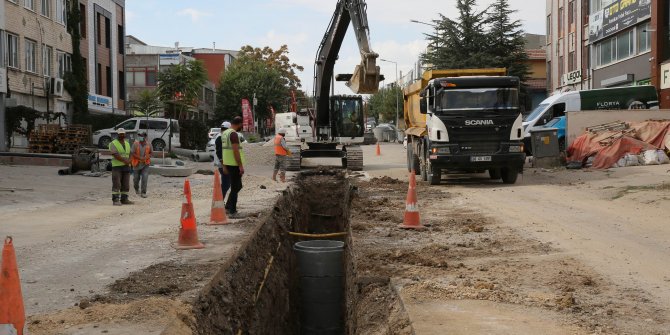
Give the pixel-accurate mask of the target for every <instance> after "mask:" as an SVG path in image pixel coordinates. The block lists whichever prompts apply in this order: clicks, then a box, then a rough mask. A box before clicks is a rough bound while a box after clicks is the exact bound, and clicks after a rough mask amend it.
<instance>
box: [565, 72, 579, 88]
mask: <svg viewBox="0 0 670 335" xmlns="http://www.w3.org/2000/svg"><path fill="white" fill-rule="evenodd" d="M581 81H582V70H577V71H572V72H569V73H566V74H564V75H563V84H564V85H574V84H577V83H579V82H581Z"/></svg>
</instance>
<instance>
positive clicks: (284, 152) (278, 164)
mask: <svg viewBox="0 0 670 335" xmlns="http://www.w3.org/2000/svg"><path fill="white" fill-rule="evenodd" d="M285 137H286V129H284V128H280V129H279V130H277V135H276V136H275V140H274V142H275V158H276V160H275V169H274V173H273V174H272V180H274V181H277V172H279V179H280V180H281V182H282V183H285V182H286V156H289V155H291V151H290V150H289V149H288V147H287V146H286V138H285Z"/></svg>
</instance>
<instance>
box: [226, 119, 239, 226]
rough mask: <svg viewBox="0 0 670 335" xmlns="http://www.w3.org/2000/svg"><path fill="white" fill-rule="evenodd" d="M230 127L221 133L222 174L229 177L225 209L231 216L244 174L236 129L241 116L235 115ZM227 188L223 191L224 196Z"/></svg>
mask: <svg viewBox="0 0 670 335" xmlns="http://www.w3.org/2000/svg"><path fill="white" fill-rule="evenodd" d="M230 124H231V127H230V129H228V130H226V131H224V132H223V133H222V134H221V144H222V155H223V159H222V163H223V174H224V175H226V176H227V177H229V178H230V195H229V196H228V201H227V202H226V211H228V214H229V215H231V216H232V217H235V216H236V215H237V195H238V193H239V192H240V190H241V189H242V176H243V175H244V163H245V158H244V150H243V149H242V143H240V142H241V141H240V136H239V135H238V134H237V132H238V131H240V130H242V118H241V117H239V116H237V117H235V118H234V119H233V121H232V122H231V123H230ZM226 192H228V190H227V189H226V190H225V192H224V193H223V195H224V197H225V195H226Z"/></svg>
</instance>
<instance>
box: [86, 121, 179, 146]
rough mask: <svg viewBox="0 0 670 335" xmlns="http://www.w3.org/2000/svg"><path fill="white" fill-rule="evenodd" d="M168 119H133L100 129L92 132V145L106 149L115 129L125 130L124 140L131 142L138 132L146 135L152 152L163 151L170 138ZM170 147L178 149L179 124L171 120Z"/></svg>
mask: <svg viewBox="0 0 670 335" xmlns="http://www.w3.org/2000/svg"><path fill="white" fill-rule="evenodd" d="M169 124H170V120H169V119H164V118H151V117H150V118H146V117H134V118H132V119H128V120H126V121H123V122H121V123H119V124H117V125H116V126H114V128H108V129H100V130H96V131H94V132H93V143H96V144H97V145H98V147H99V148H102V149H107V148H108V147H109V143H111V142H112V139H113V138H116V129H119V128H123V129H125V130H126V138H128V139H129V140H130V141H131V142H132V141H134V140H135V138H136V137H137V134H138V133H140V132H146V133H147V140H148V141H149V142H150V143H151V147H152V148H153V150H154V151H163V150H164V149H167V147H168V139H169V137H170V127H168V125H169ZM171 128H172V146H173V147H180V146H181V143H180V142H179V122H178V121H177V120H172V127H171Z"/></svg>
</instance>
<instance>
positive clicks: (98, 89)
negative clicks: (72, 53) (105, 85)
mask: <svg viewBox="0 0 670 335" xmlns="http://www.w3.org/2000/svg"><path fill="white" fill-rule="evenodd" d="M95 93H97V94H101V95H102V64H100V63H98V67H97V69H96V71H95Z"/></svg>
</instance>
